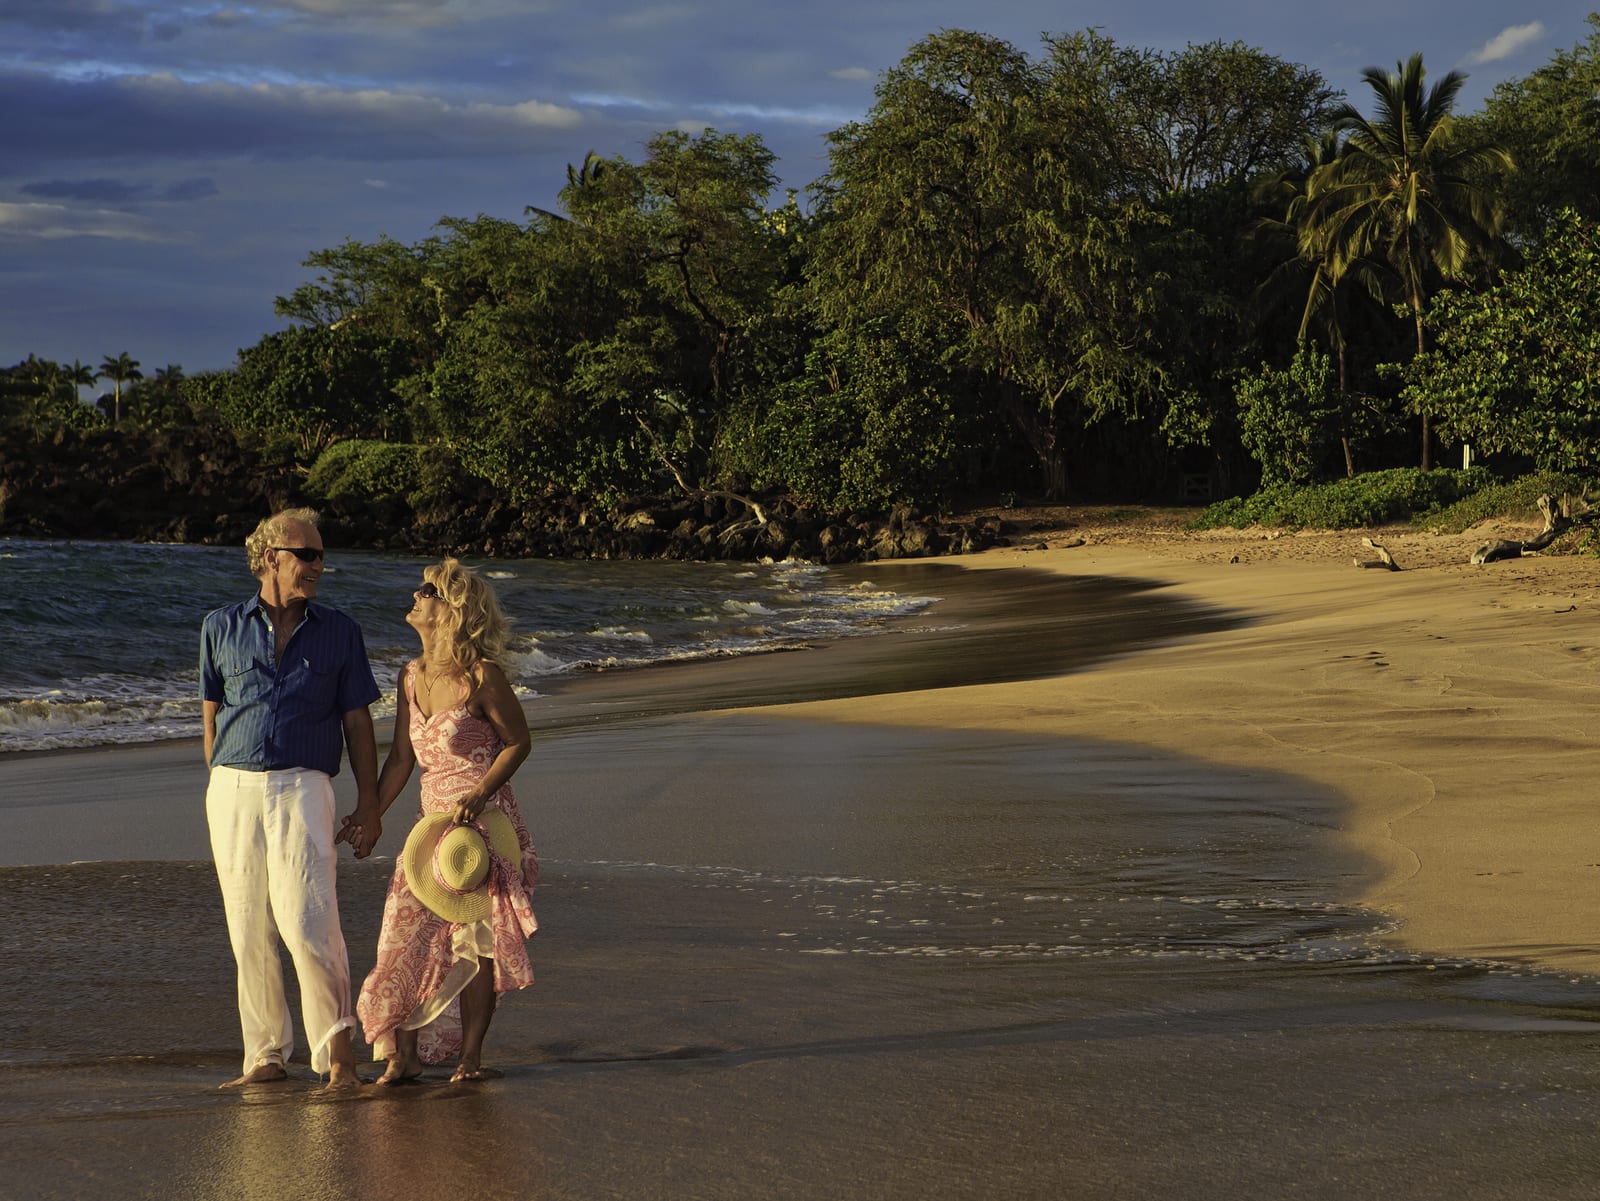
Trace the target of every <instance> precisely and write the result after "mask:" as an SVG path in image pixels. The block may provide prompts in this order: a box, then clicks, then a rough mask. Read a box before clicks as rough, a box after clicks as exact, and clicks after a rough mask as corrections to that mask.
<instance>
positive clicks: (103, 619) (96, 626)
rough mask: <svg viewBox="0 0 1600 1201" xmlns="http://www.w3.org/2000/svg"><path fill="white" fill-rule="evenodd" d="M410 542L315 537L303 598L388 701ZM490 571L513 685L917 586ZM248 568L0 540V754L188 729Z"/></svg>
mask: <svg viewBox="0 0 1600 1201" xmlns="http://www.w3.org/2000/svg"><path fill="white" fill-rule="evenodd" d="M433 561H434V560H433V559H431V558H428V557H422V556H405V555H393V554H379V553H373V552H364V551H345V550H338V549H334V550H332V551H331V553H330V555H329V558H328V564H327V570H326V572H325V574H324V576H323V579H322V585H321V588H320V590H319V599H321V600H324V601H326V602H328V603H329V604H332V605H336V606H338V607H339V608H341V609H343V610H345V611H346V612H347V613H349V614H350V615H351V616H353V617H354V618H355V619H356V620H357V621H359V622H360V623H361V627H362V629H363V631H364V632H365V635H366V639H367V650H368V654H369V655H370V657H371V659H372V664H373V670H374V672H375V673H376V674H377V677H378V681H379V684H380V686H381V687H383V688H385V689H386V691H387V695H386V696H385V698H384V700H383V701H382V702H380V704H379V705H378V706H376V707H375V712H374V715H375V716H378V717H382V716H384V715H386V714H387V713H392V712H393V686H394V680H395V676H396V673H397V671H398V670H399V668H400V666H401V665H402V664H404V663H405V661H406V660H407V659H409V658H411V657H412V656H414V655H415V654H416V652H417V639H416V635H415V633H414V632H413V631H412V630H411V629H410V627H408V626H407V625H406V624H405V622H404V615H405V613H406V612H407V611H408V610H409V609H410V607H411V590H412V589H413V588H414V587H416V585H417V583H418V582H419V581H420V579H421V572H422V568H423V567H424V566H426V565H427V564H428V563H430V562H433ZM466 562H467V563H468V564H469V565H470V566H472V567H474V568H475V569H477V570H479V571H481V572H482V573H483V574H485V575H486V576H488V577H489V579H490V580H492V582H493V584H494V587H495V591H496V594H497V596H498V597H499V599H500V602H501V605H502V607H503V608H504V609H505V611H506V614H507V616H509V617H510V618H511V622H512V626H513V630H514V633H513V637H512V640H511V648H510V649H511V655H510V657H509V662H508V663H507V665H506V666H507V668H508V674H509V675H510V676H511V677H512V682H513V684H514V685H516V687H517V688H518V691H519V692H520V693H521V694H522V695H523V696H524V697H533V696H537V695H539V690H540V683H541V681H547V680H548V679H549V678H550V677H553V676H559V675H564V674H569V673H572V672H580V671H586V670H594V669H603V668H612V667H635V666H644V665H648V664H651V663H660V662H672V661H683V660H694V659H709V658H715V657H721V656H737V655H748V654H755V653H760V652H764V651H771V650H777V649H783V648H790V647H797V646H804V645H808V644H811V643H814V642H817V641H821V640H830V639H835V638H842V637H850V636H855V635H861V634H870V633H874V632H877V631H879V630H882V629H883V628H884V625H885V623H886V621H887V620H889V619H891V618H894V617H902V616H906V615H908V614H913V613H916V612H918V611H919V610H921V609H922V608H924V607H925V606H927V605H928V604H930V603H932V601H933V600H934V599H935V598H933V597H929V596H914V595H901V594H897V593H895V592H892V591H889V590H886V589H883V588H878V587H875V586H874V585H872V584H871V583H868V582H862V581H856V582H844V581H843V580H841V579H840V577H839V576H838V575H837V574H835V573H834V572H831V571H830V570H829V569H827V568H824V567H819V566H816V565H814V564H810V563H803V562H780V563H772V562H768V563H755V564H749V563H668V562H579V561H571V560H548V559H529V560H472V559H468V560H466ZM253 586H254V581H253V580H252V579H251V577H250V576H249V574H248V573H247V571H246V569H245V564H244V552H243V550H242V549H239V548H231V547H208V546H179V545H156V544H142V543H128V542H42V541H25V540H7V539H0V753H3V752H7V751H25V750H49V749H56V748H62V747H87V746H100V745H108V744H116V743H140V742H153V741H160V740H164V739H171V738H186V737H193V736H196V735H198V734H199V732H200V703H199V699H198V696H197V691H196V690H197V687H198V683H197V681H198V671H197V664H196V657H197V647H198V634H199V628H200V622H201V619H202V618H203V617H204V616H205V614H206V613H207V612H209V611H210V610H211V609H213V608H215V607H217V606H218V605H222V604H227V603H230V602H232V601H235V600H242V599H244V598H245V597H246V596H249V595H250V594H251V592H252V591H253Z"/></svg>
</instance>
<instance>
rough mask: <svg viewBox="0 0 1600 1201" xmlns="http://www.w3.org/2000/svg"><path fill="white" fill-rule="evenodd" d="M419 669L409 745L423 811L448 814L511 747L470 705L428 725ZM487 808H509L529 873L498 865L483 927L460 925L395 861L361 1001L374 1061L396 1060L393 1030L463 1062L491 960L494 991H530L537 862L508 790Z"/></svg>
mask: <svg viewBox="0 0 1600 1201" xmlns="http://www.w3.org/2000/svg"><path fill="white" fill-rule="evenodd" d="M417 668H418V664H417V662H416V660H413V661H412V662H411V663H409V664H407V665H406V670H405V677H404V685H403V686H404V688H405V690H406V698H407V699H408V700H409V701H410V703H411V726H410V729H411V746H412V749H413V750H414V751H415V752H416V756H417V762H418V764H419V765H420V766H421V768H422V811H421V812H422V813H440V812H449V811H450V810H452V809H454V808H455V807H456V805H457V803H458V802H459V801H460V799H461V798H462V797H463V796H465V795H466V794H467V793H468V792H470V791H472V788H473V786H474V785H476V784H477V782H478V781H479V780H481V779H483V777H484V774H485V773H486V772H487V771H488V770H489V765H490V764H491V763H493V762H494V760H495V757H496V756H497V755H499V753H500V750H501V747H502V746H503V745H504V744H503V743H502V742H501V741H500V736H499V735H498V734H497V733H496V732H495V728H494V726H493V725H492V724H490V723H489V722H488V721H485V720H484V719H483V718H481V717H475V716H474V715H473V714H472V713H471V712H470V711H469V710H468V709H467V707H466V705H465V704H464V703H458V704H457V705H456V706H455V707H454V708H451V709H441V710H439V711H438V712H437V713H435V714H434V715H433V716H432V717H428V718H424V717H423V716H422V713H421V711H420V710H419V709H418V708H417V695H416V684H415V680H416V675H417ZM462 701H463V702H464V701H465V697H464V696H463V698H462ZM489 805H490V806H494V807H498V808H500V809H501V810H503V811H504V812H505V814H506V816H507V817H509V818H510V819H511V824H512V825H513V826H515V827H516V831H517V842H518V843H519V844H520V845H521V847H522V869H521V871H520V872H518V871H516V869H515V868H514V867H513V866H512V865H510V864H507V863H506V862H505V861H504V860H498V861H497V870H496V871H495V872H494V873H493V874H492V875H491V882H490V887H489V893H490V911H489V917H488V918H487V919H485V920H484V921H479V922H469V923H466V924H462V923H458V922H451V921H448V920H446V919H445V918H442V917H439V916H438V915H437V914H435V913H434V912H433V911H432V910H430V909H428V908H426V907H425V906H424V905H423V904H422V902H421V901H419V900H417V898H416V897H415V896H414V895H413V894H412V892H411V887H410V885H408V884H407V883H406V874H405V868H404V867H403V866H402V865H401V864H400V863H399V862H398V861H397V862H396V863H395V866H394V877H393V878H392V879H391V880H390V881H389V893H388V897H387V898H386V899H385V901H384V905H383V927H382V929H381V930H380V931H379V932H378V961H377V963H376V965H375V966H374V967H373V969H372V972H371V973H370V974H369V975H368V976H367V980H366V983H365V984H363V985H362V986H361V997H360V1000H359V1001H357V1003H356V1014H357V1016H358V1017H360V1019H361V1029H362V1032H363V1033H364V1034H365V1035H366V1039H367V1041H368V1042H369V1043H371V1044H372V1049H373V1058H374V1059H388V1058H389V1057H390V1056H392V1055H393V1054H394V1051H395V1038H394V1032H395V1031H396V1030H397V1029H401V1028H404V1029H407V1030H416V1031H417V1053H418V1055H419V1056H420V1057H421V1059H422V1061H423V1062H424V1063H440V1062H443V1061H444V1060H447V1059H451V1058H453V1057H454V1056H456V1055H458V1054H459V1053H460V1051H461V1006H460V1002H459V1000H458V998H459V996H460V994H461V990H462V989H463V988H465V987H466V986H467V984H468V983H469V982H470V981H471V980H472V978H473V977H474V976H476V975H477V974H478V971H479V969H480V967H481V966H482V961H483V960H484V959H492V960H493V964H492V970H493V971H494V987H495V991H496V992H497V993H501V992H510V991H512V990H513V989H518V988H526V987H528V985H530V984H532V983H533V965H532V964H531V963H529V961H528V947H527V942H526V940H527V938H528V936H529V935H531V934H532V933H533V932H534V931H535V930H536V929H538V923H537V922H535V920H534V917H533V908H532V906H531V905H530V903H529V895H530V893H531V892H532V891H533V886H534V883H535V882H536V881H537V880H538V878H539V861H538V859H537V858H536V856H535V854H534V848H533V840H532V839H531V838H530V837H529V836H528V828H527V826H526V825H524V824H523V821H522V814H521V813H519V812H518V811H517V802H516V799H515V798H514V797H513V796H512V795H511V786H510V785H509V784H507V785H505V786H503V787H502V788H501V789H500V790H499V791H498V792H496V793H495V794H494V796H493V797H491V798H490V800H489ZM419 816H420V814H419Z"/></svg>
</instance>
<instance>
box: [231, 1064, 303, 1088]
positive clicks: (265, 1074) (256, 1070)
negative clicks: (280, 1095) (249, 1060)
mask: <svg viewBox="0 0 1600 1201" xmlns="http://www.w3.org/2000/svg"><path fill="white" fill-rule="evenodd" d="M288 1078H289V1073H288V1072H287V1071H285V1070H284V1067H283V1065H282V1064H281V1063H258V1064H256V1066H255V1067H253V1068H251V1069H250V1070H249V1071H248V1072H246V1073H245V1074H244V1075H243V1076H240V1077H239V1078H238V1079H237V1080H230V1081H228V1083H226V1084H219V1085H217V1087H218V1088H243V1087H244V1086H245V1085H247V1084H278V1083H281V1082H282V1081H284V1080H287V1079H288Z"/></svg>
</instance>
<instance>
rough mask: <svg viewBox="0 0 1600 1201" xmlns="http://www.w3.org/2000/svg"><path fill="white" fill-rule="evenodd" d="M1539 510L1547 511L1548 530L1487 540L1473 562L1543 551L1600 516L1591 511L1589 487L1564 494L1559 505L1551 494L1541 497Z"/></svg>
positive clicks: (1546, 523) (1544, 512)
mask: <svg viewBox="0 0 1600 1201" xmlns="http://www.w3.org/2000/svg"><path fill="white" fill-rule="evenodd" d="M1539 512H1540V513H1542V514H1544V529H1542V530H1540V531H1539V533H1538V534H1537V535H1535V536H1534V537H1532V538H1528V539H1526V540H1524V541H1521V542H1517V541H1514V540H1509V539H1505V538H1497V539H1495V540H1494V541H1493V542H1485V543H1484V544H1483V545H1482V546H1480V547H1479V548H1478V549H1477V550H1475V551H1473V552H1472V560H1471V561H1472V562H1474V563H1495V562H1498V561H1499V560H1501V559H1519V558H1521V557H1522V556H1523V555H1526V554H1531V553H1533V552H1534V551H1541V550H1543V549H1544V548H1545V547H1547V546H1549V545H1550V544H1551V543H1552V542H1554V541H1555V540H1556V539H1557V538H1559V537H1561V535H1562V534H1565V533H1567V532H1568V531H1569V530H1572V529H1576V528H1577V527H1578V526H1582V525H1592V524H1594V522H1595V520H1596V519H1597V518H1600V513H1592V512H1590V511H1589V498H1588V491H1587V489H1585V491H1584V494H1583V495H1581V496H1563V497H1562V498H1561V501H1560V504H1559V505H1558V504H1557V502H1556V501H1555V500H1553V499H1552V498H1551V497H1550V496H1549V494H1548V493H1547V494H1546V495H1544V496H1541V497H1540V498H1539Z"/></svg>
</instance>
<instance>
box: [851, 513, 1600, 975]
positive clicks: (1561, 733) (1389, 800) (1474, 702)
mask: <svg viewBox="0 0 1600 1201" xmlns="http://www.w3.org/2000/svg"><path fill="white" fill-rule="evenodd" d="M1537 528H1538V526H1537V523H1536V522H1535V523H1532V524H1529V525H1526V526H1518V525H1516V524H1515V523H1504V524H1502V523H1493V524H1486V525H1485V526H1484V527H1483V528H1481V529H1475V530H1471V531H1468V532H1466V533H1463V534H1453V535H1441V534H1430V533H1420V532H1415V531H1412V530H1410V529H1408V528H1400V529H1388V530H1373V531H1354V532H1348V533H1327V532H1314V533H1287V534H1285V533H1280V532H1278V531H1255V532H1241V531H1231V530H1228V531H1204V532H1195V531H1187V530H1184V529H1182V528H1181V527H1178V526H1177V525H1176V524H1175V523H1171V522H1169V523H1163V522H1160V521H1155V522H1151V523H1146V524H1139V523H1133V524H1131V525H1129V526H1125V527H1119V526H1118V525H1116V524H1111V525H1099V524H1096V523H1095V522H1094V521H1093V520H1092V519H1090V520H1087V521H1086V522H1085V523H1084V524H1083V525H1081V526H1074V525H1071V524H1069V525H1067V526H1066V528H1064V529H1047V530H1046V531H1045V532H1044V533H1042V534H1041V535H1039V536H1038V537H1036V538H1034V539H1031V540H1025V541H1024V546H1026V547H1028V548H1029V549H1016V550H1007V551H998V552H992V553H990V554H986V555H982V556H978V557H976V558H974V559H972V560H971V561H970V562H969V563H967V564H965V565H966V566H969V567H971V568H972V569H974V570H979V571H981V570H985V569H993V568H998V567H1004V566H1009V565H1017V564H1024V565H1026V566H1029V567H1034V568H1041V569H1044V570H1047V571H1051V572H1061V573H1065V574H1068V575H1073V576H1095V575H1102V574H1103V575H1110V576H1118V577H1135V578H1145V579H1151V580H1159V581H1162V582H1163V583H1164V584H1166V585H1167V586H1168V587H1169V588H1170V589H1171V590H1172V592H1173V593H1175V594H1177V595H1180V596H1184V597H1187V598H1190V599H1194V600H1198V601H1201V602H1203V603H1205V604H1207V605H1212V606H1218V607H1222V608H1225V609H1229V610H1233V611H1238V612H1245V613H1250V614H1252V615H1254V620H1252V621H1251V622H1250V623H1249V624H1247V625H1245V626H1242V627H1240V628H1237V629H1232V630H1227V631H1223V632H1219V633H1216V634H1211V635H1204V636H1201V637H1198V638H1193V639H1186V640H1184V641H1183V642H1182V643H1180V644H1176V645H1169V646H1165V647H1162V648H1160V649H1159V650H1157V651H1154V652H1151V653H1147V654H1141V655H1138V656H1130V657H1127V658H1124V659H1122V660H1121V661H1119V662H1116V663H1111V664H1105V665H1101V666H1099V667H1097V669H1096V670H1095V671H1093V672H1091V673H1080V674H1073V675H1068V676H1058V677H1054V678H1051V679H1047V680H1034V681H1028V682H1025V683H1018V684H1014V685H1008V686H1006V687H1003V688H985V689H982V690H978V691H973V692H963V691H961V690H950V691H947V692H943V693H939V694H935V695H918V696H899V697H896V698H894V701H893V703H891V704H883V703H873V704H872V705H871V706H870V715H869V713H868V712H867V711H866V708H865V707H863V706H861V705H859V704H851V703H841V704H837V705H833V706H829V707H827V708H826V709H825V710H824V712H825V713H826V714H827V715H828V716H829V717H832V718H836V719H838V720H844V721H861V720H865V719H868V717H869V716H870V719H871V720H873V721H877V722H896V723H906V724H918V725H934V726H940V727H950V726H960V727H963V728H971V729H985V730H994V729H1005V730H1013V731H1018V732H1045V731H1063V730H1071V731H1072V732H1073V733H1075V734H1079V735H1085V736H1089V737H1094V738H1097V739H1103V740H1107V741H1117V742H1127V743H1132V744H1135V745H1138V746H1142V747H1158V748H1161V749H1164V750H1168V751H1172V752H1175V753H1181V754H1184V755H1188V756H1194V757H1197V758H1200V759H1203V760H1205V761H1208V762H1212V763H1217V764H1221V765H1226V766H1228V767H1232V768H1245V769H1257V768H1260V769H1268V770H1272V771H1278V772H1285V773H1288V774H1291V775H1294V776H1298V777H1301V778H1303V779H1306V780H1308V781H1314V782H1316V783H1317V784H1320V785H1323V786H1325V787H1328V788H1330V789H1333V790H1336V791H1337V792H1338V793H1339V794H1340V795H1341V796H1342V797H1343V798H1344V799H1345V800H1346V801H1347V802H1348V805H1349V810H1348V813H1347V815H1346V816H1345V818H1344V820H1343V821H1342V822H1341V824H1340V829H1339V831H1338V834H1339V837H1340V838H1341V839H1344V840H1346V841H1348V843H1349V844H1350V845H1352V846H1353V847H1354V848H1356V849H1357V850H1358V851H1359V852H1360V853H1361V854H1363V855H1364V856H1367V857H1370V859H1371V860H1372V861H1373V863H1374V865H1375V866H1376V868H1377V875H1376V877H1375V878H1374V880H1373V881H1372V882H1371V884H1369V885H1367V886H1366V887H1365V888H1364V889H1363V890H1362V892H1361V895H1360V897H1359V899H1360V901H1361V902H1362V903H1364V904H1368V905H1372V906H1374V907H1377V908H1381V909H1383V910H1385V911H1387V912H1389V913H1391V914H1393V915H1394V916H1395V917H1396V918H1397V919H1399V924H1398V926H1397V927H1396V929H1395V933H1394V937H1395V938H1396V939H1397V940H1398V941H1399V942H1401V943H1402V944H1404V945H1405V946H1408V947H1410V948H1413V949H1418V950H1424V951H1427V952H1428V953H1430V954H1442V955H1461V956H1469V957H1489V958H1494V959H1507V960H1513V961H1518V962H1525V963H1528V964H1531V965H1537V966H1539V967H1541V968H1546V969H1553V970H1557V971H1571V972H1578V973H1584V974H1590V975H1592V974H1596V973H1600V899H1597V890H1600V822H1597V821H1596V820H1595V817H1594V808H1593V807H1594V781H1595V778H1596V773H1597V769H1600V750H1597V748H1596V747H1595V745H1594V736H1593V732H1592V726H1593V722H1594V714H1595V706H1596V704H1597V703H1600V677H1597V675H1596V670H1597V659H1600V560H1596V559H1594V558H1592V557H1590V556H1587V555H1541V556H1528V557H1524V558H1521V559H1516V560H1511V561H1505V562H1499V563H1490V564H1482V565H1473V564H1472V563H1471V562H1470V558H1471V554H1472V551H1473V550H1474V549H1476V548H1477V547H1478V546H1480V545H1482V544H1483V543H1485V542H1487V541H1491V540H1493V539H1495V538H1528V537H1532V536H1533V534H1534V533H1535V532H1537ZM1366 537H1372V538H1373V539H1374V540H1376V541H1379V542H1380V543H1381V544H1382V545H1384V546H1385V547H1387V548H1388V550H1389V551H1390V552H1391V553H1392V554H1393V556H1394V557H1395V561H1396V563H1397V564H1398V565H1399V566H1400V567H1401V570H1400V571H1396V572H1390V571H1385V570H1373V569H1358V568H1357V567H1356V566H1355V563H1356V561H1358V560H1360V561H1371V560H1373V559H1375V558H1376V557H1377V556H1376V554H1375V553H1374V551H1373V550H1372V549H1370V548H1369V547H1367V546H1365V545H1364V544H1363V539H1364V538H1366ZM1079 540H1082V542H1083V545H1081V546H1072V545H1069V544H1071V543H1076V542H1078V541H1079ZM1041 547H1042V548H1043V549H1040V548H1041Z"/></svg>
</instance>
